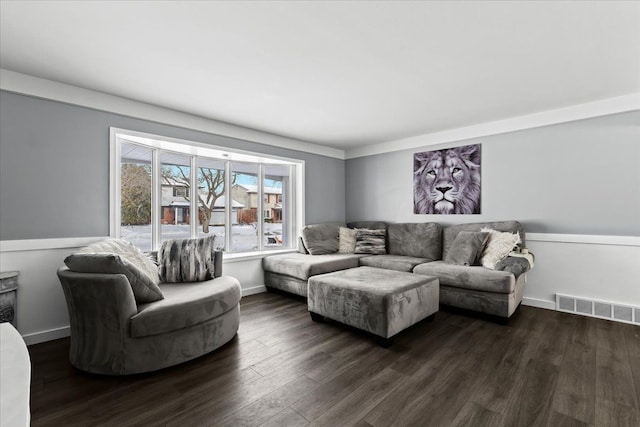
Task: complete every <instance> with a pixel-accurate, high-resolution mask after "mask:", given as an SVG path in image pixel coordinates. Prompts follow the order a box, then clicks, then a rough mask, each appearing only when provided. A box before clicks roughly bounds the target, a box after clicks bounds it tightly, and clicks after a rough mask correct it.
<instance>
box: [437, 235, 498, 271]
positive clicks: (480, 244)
mask: <svg viewBox="0 0 640 427" xmlns="http://www.w3.org/2000/svg"><path fill="white" fill-rule="evenodd" d="M488 238H489V233H488V232H481V231H461V232H460V233H458V235H457V236H456V238H455V240H454V241H453V244H452V245H451V248H449V252H447V256H446V258H445V260H444V262H446V263H448V264H456V265H478V264H479V261H480V257H481V255H482V252H483V250H484V248H485V245H486V244H487V240H488Z"/></svg>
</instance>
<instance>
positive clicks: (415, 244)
mask: <svg viewBox="0 0 640 427" xmlns="http://www.w3.org/2000/svg"><path fill="white" fill-rule="evenodd" d="M387 230H388V233H389V253H390V254H392V255H404V256H411V257H416V258H425V259H427V260H429V261H435V260H438V259H442V258H441V255H442V226H440V224H436V223H435V222H425V223H413V224H408V223H401V224H389V227H388V229H387Z"/></svg>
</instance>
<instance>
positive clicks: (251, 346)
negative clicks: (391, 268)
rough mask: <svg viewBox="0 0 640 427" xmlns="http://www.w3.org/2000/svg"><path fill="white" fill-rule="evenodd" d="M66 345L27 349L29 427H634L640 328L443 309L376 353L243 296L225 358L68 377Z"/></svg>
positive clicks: (301, 315)
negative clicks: (503, 320) (500, 320)
mask: <svg viewBox="0 0 640 427" xmlns="http://www.w3.org/2000/svg"><path fill="white" fill-rule="evenodd" d="M68 346H69V341H68V339H63V340H57V341H52V342H48V343H44V344H39V345H35V346H31V347H30V348H29V351H30V353H31V358H32V363H33V372H32V378H33V380H32V396H31V411H32V424H33V425H34V426H40V425H46V426H71V425H85V426H89V425H91V426H93V425H114V426H124V425H145V426H150V425H175V426H201V425H202V426H209V425H216V426H217V425H229V426H235V425H268V426H289V425H291V426H298V425H307V424H314V425H315V424H317V425H327V426H345V425H357V426H387V425H401V426H406V425H420V426H449V425H455V426H461V425H465V426H534V425H548V426H565V425H566V426H570V425H571V426H573V425H576V426H578V425H596V426H627V425H628V426H639V425H640V410H639V408H640V406H639V398H640V328H639V327H637V326H632V325H626V324H620V323H613V322H609V321H605V320H597V319H591V318H586V317H580V316H574V315H570V314H563V313H558V312H553V311H548V310H542V309H536V308H531V307H520V309H519V310H518V312H517V314H516V315H515V316H514V317H513V318H512V319H511V322H510V323H509V325H506V326H505V325H500V324H497V323H495V322H491V321H489V320H488V319H486V318H479V317H474V316H470V315H467V314H464V313H455V312H448V311H440V312H439V313H438V315H437V316H436V320H435V321H434V322H430V323H429V322H422V323H420V324H418V325H416V326H414V327H413V328H410V329H409V330H408V331H405V332H403V333H402V334H400V335H399V336H398V337H397V338H396V340H395V341H394V344H393V345H392V346H391V347H390V348H388V349H384V348H382V347H379V346H377V345H376V344H375V343H374V342H373V340H372V339H371V337H370V336H367V335H365V334H362V333H359V332H357V331H354V330H352V329H348V328H345V327H343V326H341V325H338V324H336V323H314V322H312V321H311V319H310V317H309V314H308V312H307V309H306V305H305V303H304V302H303V301H302V300H299V299H295V298H293V297H289V296H285V295H279V294H271V293H266V294H259V295H253V296H250V297H246V298H243V300H242V319H241V326H240V331H239V333H238V336H237V337H236V338H234V340H233V341H231V342H230V343H229V344H227V345H226V346H224V347H223V348H222V349H219V350H218V351H216V352H214V353H212V354H209V355H207V356H204V357H201V358H199V359H197V360H195V361H192V362H188V363H185V364H183V365H180V366H176V367H173V368H169V369H166V370H163V371H160V372H156V373H152V374H145V375H137V376H133V377H119V378H118V377H103V376H96V375H89V374H84V373H82V372H79V371H77V370H75V369H73V368H72V367H71V366H70V365H69V363H68V361H67V352H68Z"/></svg>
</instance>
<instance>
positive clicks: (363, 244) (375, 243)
mask: <svg viewBox="0 0 640 427" xmlns="http://www.w3.org/2000/svg"><path fill="white" fill-rule="evenodd" d="M386 236H387V231H386V230H367V229H362V228H359V229H356V250H355V253H357V254H371V255H384V254H386V253H387V249H386V246H385V241H386Z"/></svg>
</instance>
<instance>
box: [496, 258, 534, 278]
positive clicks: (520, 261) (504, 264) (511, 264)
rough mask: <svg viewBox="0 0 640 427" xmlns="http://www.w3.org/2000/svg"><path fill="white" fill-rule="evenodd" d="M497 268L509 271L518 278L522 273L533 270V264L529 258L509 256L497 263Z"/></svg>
mask: <svg viewBox="0 0 640 427" xmlns="http://www.w3.org/2000/svg"><path fill="white" fill-rule="evenodd" d="M495 269H496V270H501V271H508V272H509V273H511V274H513V275H514V276H515V277H516V278H518V276H520V275H521V274H522V273H526V272H527V271H529V270H531V264H530V262H529V260H527V259H526V258H522V257H515V256H508V257H506V258H504V259H503V260H501V261H499V262H498V263H497V264H496V268H495Z"/></svg>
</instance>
